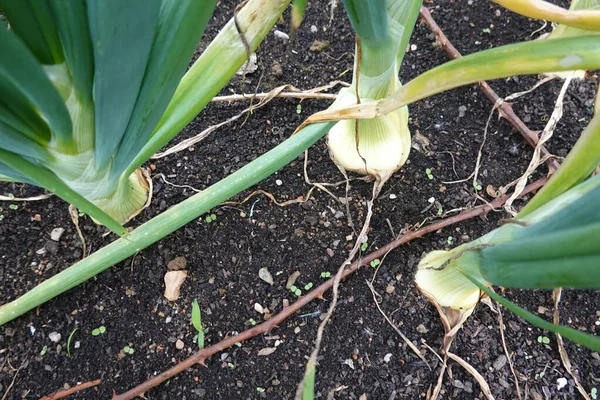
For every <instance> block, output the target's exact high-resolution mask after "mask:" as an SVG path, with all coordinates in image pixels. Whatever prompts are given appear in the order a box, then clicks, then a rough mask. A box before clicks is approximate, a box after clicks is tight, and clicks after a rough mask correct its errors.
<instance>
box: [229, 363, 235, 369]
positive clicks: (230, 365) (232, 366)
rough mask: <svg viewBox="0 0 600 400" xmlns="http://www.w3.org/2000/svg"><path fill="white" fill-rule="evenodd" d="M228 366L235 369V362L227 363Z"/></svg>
mask: <svg viewBox="0 0 600 400" xmlns="http://www.w3.org/2000/svg"><path fill="white" fill-rule="evenodd" d="M227 366H228V367H229V368H231V369H235V364H232V363H227Z"/></svg>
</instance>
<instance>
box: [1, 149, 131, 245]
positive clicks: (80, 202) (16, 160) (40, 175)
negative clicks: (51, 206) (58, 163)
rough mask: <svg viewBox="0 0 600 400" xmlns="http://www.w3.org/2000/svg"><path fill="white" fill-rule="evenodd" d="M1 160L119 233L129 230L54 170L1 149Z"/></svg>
mask: <svg viewBox="0 0 600 400" xmlns="http://www.w3.org/2000/svg"><path fill="white" fill-rule="evenodd" d="M0 162H2V163H4V164H5V165H6V166H8V167H9V168H11V169H13V170H15V171H18V173H20V174H22V175H24V176H25V177H26V178H27V179H29V180H30V181H32V182H34V183H35V184H36V185H37V186H40V187H43V188H44V189H46V190H48V191H49V192H52V193H55V194H56V195H57V196H59V197H60V198H61V199H63V200H64V201H67V202H69V203H73V204H77V207H78V208H79V209H80V210H81V211H83V212H84V213H86V214H88V215H89V216H91V217H93V218H94V219H96V220H97V221H99V222H100V223H101V224H102V225H104V226H106V227H107V228H108V229H110V230H111V231H113V232H114V233H116V234H118V235H124V234H125V233H126V232H127V231H126V230H125V228H123V227H122V226H121V224H119V223H118V222H117V221H115V220H114V219H112V218H111V217H110V216H109V215H108V214H106V213H105V212H104V211H102V210H101V209H99V208H98V207H96V206H95V205H93V204H92V203H90V202H89V201H88V200H87V199H86V198H85V197H83V196H81V195H80V194H79V193H77V192H75V191H74V190H73V189H71V188H70V187H69V186H67V185H66V184H65V183H64V182H63V181H62V180H60V179H59V178H58V177H57V176H56V175H54V174H53V173H52V172H50V171H49V170H47V169H46V168H43V167H41V166H39V165H37V164H34V163H32V162H30V161H28V160H27V159H25V158H23V157H21V156H19V155H16V154H14V153H11V152H9V151H6V150H2V149H0Z"/></svg>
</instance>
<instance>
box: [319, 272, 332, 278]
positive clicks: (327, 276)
mask: <svg viewBox="0 0 600 400" xmlns="http://www.w3.org/2000/svg"><path fill="white" fill-rule="evenodd" d="M321 278H323V279H329V278H331V272H327V271H324V272H321Z"/></svg>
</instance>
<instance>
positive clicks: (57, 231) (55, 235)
mask: <svg viewBox="0 0 600 400" xmlns="http://www.w3.org/2000/svg"><path fill="white" fill-rule="evenodd" d="M63 233H65V229H64V228H54V229H52V232H50V239H52V240H54V241H55V242H58V241H59V240H60V237H61V236H62V234H63Z"/></svg>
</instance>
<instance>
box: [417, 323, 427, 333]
mask: <svg viewBox="0 0 600 400" xmlns="http://www.w3.org/2000/svg"><path fill="white" fill-rule="evenodd" d="M417 332H419V333H427V332H429V329H427V328H425V325H423V324H419V326H417Z"/></svg>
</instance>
